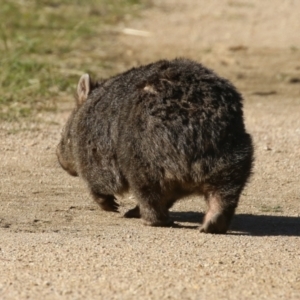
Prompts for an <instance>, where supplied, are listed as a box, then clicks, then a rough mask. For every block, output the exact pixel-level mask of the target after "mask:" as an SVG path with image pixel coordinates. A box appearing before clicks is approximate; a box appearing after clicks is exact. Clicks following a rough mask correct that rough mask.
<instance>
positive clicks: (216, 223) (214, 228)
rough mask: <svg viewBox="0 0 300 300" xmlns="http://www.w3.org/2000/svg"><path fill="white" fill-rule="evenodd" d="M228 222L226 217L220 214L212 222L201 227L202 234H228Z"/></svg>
mask: <svg viewBox="0 0 300 300" xmlns="http://www.w3.org/2000/svg"><path fill="white" fill-rule="evenodd" d="M227 229H228V222H227V220H226V217H225V216H224V215H222V214H220V213H218V214H215V215H214V216H213V217H212V218H211V219H210V220H208V221H205V222H204V224H202V225H201V226H200V232H204V233H219V234H221V233H226V231H227Z"/></svg>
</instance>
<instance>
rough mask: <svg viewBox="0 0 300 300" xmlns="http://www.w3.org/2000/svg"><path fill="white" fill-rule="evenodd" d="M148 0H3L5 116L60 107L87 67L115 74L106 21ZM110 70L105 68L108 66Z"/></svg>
mask: <svg viewBox="0 0 300 300" xmlns="http://www.w3.org/2000/svg"><path fill="white" fill-rule="evenodd" d="M145 4H146V2H145V1H142V0H114V1H111V0H86V1H79V0H27V1H19V0H3V1H2V2H1V10H0V65H1V72H0V120H6V121H16V120H18V119H22V118H24V117H33V116H34V115H35V114H36V113H38V112H39V111H45V110H55V109H56V103H57V100H58V99H64V98H66V97H69V96H70V93H72V92H71V91H73V89H74V83H77V80H78V78H79V76H80V75H81V74H82V73H83V72H89V73H91V74H92V75H93V74H95V73H97V74H99V70H102V71H101V72H100V74H101V73H103V74H108V75H110V74H111V73H112V72H113V70H111V64H110V63H109V62H108V61H107V58H108V57H109V53H110V52H111V51H108V49H109V47H111V45H112V44H113V42H114V40H115V39H116V36H115V35H114V34H108V33H107V32H105V30H104V28H105V26H106V25H114V24H117V23H119V22H121V21H123V20H126V19H128V17H130V16H133V15H136V14H137V13H138V11H139V10H140V9H141V8H142V7H143V6H144V5H145ZM103 70H105V71H103Z"/></svg>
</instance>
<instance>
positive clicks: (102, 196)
mask: <svg viewBox="0 0 300 300" xmlns="http://www.w3.org/2000/svg"><path fill="white" fill-rule="evenodd" d="M77 92H78V99H77V106H76V108H75V109H74V111H73V112H72V114H71V116H70V118H69V120H68V122H67V125H66V127H65V130H64V132H63V135H62V139H61V142H60V143H59V145H58V148H57V156H58V160H59V162H60V164H61V166H62V167H63V168H64V169H65V170H67V171H68V172H69V173H70V174H71V175H74V176H76V175H79V176H80V177H82V178H83V179H84V180H85V181H86V182H87V185H88V187H89V189H90V191H91V193H92V195H93V198H94V199H95V200H96V201H97V202H98V204H99V205H100V206H101V207H102V208H103V209H104V210H108V211H117V209H118V204H117V202H116V201H115V200H116V198H115V195H117V194H122V193H123V192H126V191H130V192H132V193H133V194H134V195H135V197H136V199H137V201H138V205H137V206H136V207H135V208H134V209H132V210H129V211H128V212H127V213H126V214H125V217H142V218H143V219H144V221H145V222H146V224H149V225H152V226H168V225H170V224H171V222H170V219H169V212H168V210H169V208H170V207H171V206H172V204H173V203H174V202H175V201H176V200H178V199H180V198H182V197H184V196H187V195H189V194H199V195H204V197H205V200H206V202H207V204H208V211H207V213H206V216H205V218H204V221H203V224H202V226H201V227H200V230H201V231H202V232H209V233H225V232H226V231H227V229H228V226H229V224H230V221H231V218H232V216H233V214H234V211H235V208H236V207H237V205H238V201H239V197H240V194H241V192H242V190H243V188H244V186H245V184H246V183H247V180H248V178H249V176H250V174H251V169H252V164H253V146H252V140H251V137H250V135H249V134H248V133H247V132H246V131H245V126H244V120H243V110H242V97H241V95H240V94H239V92H238V91H237V90H236V89H235V87H234V86H233V85H232V84H231V83H230V82H229V81H227V80H225V79H223V78H221V77H219V76H217V75H216V74H215V73H214V72H212V71H211V70H209V69H207V68H205V67H204V66H202V65H201V64H198V63H196V62H194V61H191V60H187V59H175V60H172V61H167V60H162V61H158V62H156V63H153V64H149V65H146V66H142V67H138V68H133V69H131V70H129V71H127V72H125V73H123V74H120V75H117V76H115V77H112V78H110V79H107V80H104V81H102V82H98V83H96V84H93V83H92V82H91V80H90V78H89V76H88V75H87V74H86V75H84V76H83V77H82V78H81V80H80V81H79V84H78V89H77Z"/></svg>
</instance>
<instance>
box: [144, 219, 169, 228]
mask: <svg viewBox="0 0 300 300" xmlns="http://www.w3.org/2000/svg"><path fill="white" fill-rule="evenodd" d="M143 223H144V225H146V226H152V227H172V226H173V225H174V221H172V220H170V219H168V220H166V221H155V222H150V221H146V220H144V221H143Z"/></svg>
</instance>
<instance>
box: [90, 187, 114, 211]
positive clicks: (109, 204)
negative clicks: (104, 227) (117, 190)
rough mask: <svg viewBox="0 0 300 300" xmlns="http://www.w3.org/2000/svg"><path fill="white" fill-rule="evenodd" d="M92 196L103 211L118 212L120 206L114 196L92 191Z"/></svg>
mask: <svg viewBox="0 0 300 300" xmlns="http://www.w3.org/2000/svg"><path fill="white" fill-rule="evenodd" d="M92 196H93V198H94V200H95V201H96V202H97V203H98V204H99V206H100V207H101V208H102V209H103V210H105V211H112V212H118V208H119V204H118V203H117V202H116V201H115V200H116V198H115V196H114V195H104V194H100V193H96V192H93V191H92Z"/></svg>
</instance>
